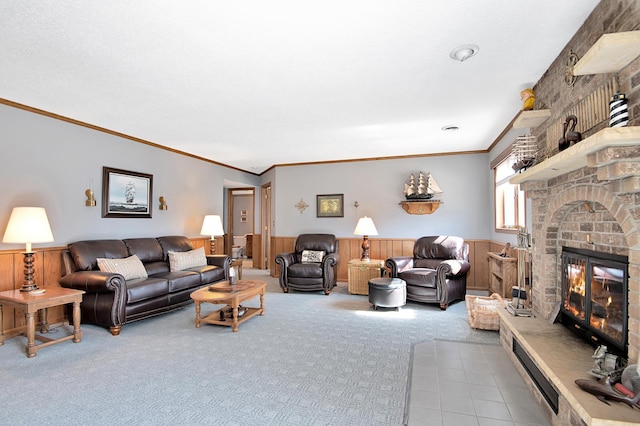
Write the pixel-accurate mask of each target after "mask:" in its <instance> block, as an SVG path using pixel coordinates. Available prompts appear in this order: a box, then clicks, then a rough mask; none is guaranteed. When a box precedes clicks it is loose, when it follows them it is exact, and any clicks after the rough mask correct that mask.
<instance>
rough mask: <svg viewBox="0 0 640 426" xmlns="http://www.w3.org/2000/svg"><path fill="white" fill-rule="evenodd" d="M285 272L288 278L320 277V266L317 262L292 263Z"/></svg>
mask: <svg viewBox="0 0 640 426" xmlns="http://www.w3.org/2000/svg"><path fill="white" fill-rule="evenodd" d="M287 272H288V274H289V277H290V278H322V268H321V267H320V265H319V264H317V263H294V264H293V265H290V266H289V269H288V270H287Z"/></svg>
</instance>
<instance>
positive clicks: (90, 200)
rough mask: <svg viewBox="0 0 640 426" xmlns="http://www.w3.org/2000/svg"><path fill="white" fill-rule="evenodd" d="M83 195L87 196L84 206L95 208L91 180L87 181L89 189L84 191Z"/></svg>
mask: <svg viewBox="0 0 640 426" xmlns="http://www.w3.org/2000/svg"><path fill="white" fill-rule="evenodd" d="M84 194H85V195H86V196H87V201H85V202H84V205H85V206H87V207H95V206H96V199H95V197H94V196H93V180H90V181H89V189H87V190H86V191H84Z"/></svg>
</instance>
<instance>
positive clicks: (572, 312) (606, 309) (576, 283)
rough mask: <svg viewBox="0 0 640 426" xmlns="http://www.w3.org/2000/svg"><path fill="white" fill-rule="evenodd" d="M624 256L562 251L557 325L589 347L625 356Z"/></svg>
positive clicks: (625, 259)
mask: <svg viewBox="0 0 640 426" xmlns="http://www.w3.org/2000/svg"><path fill="white" fill-rule="evenodd" d="M628 265H629V263H628V258H627V256H620V255H614V254H609V253H602V252H596V251H592V250H585V249H576V248H572V247H563V248H562V304H561V306H560V322H561V323H562V324H564V325H565V326H566V327H568V328H569V329H570V330H572V331H573V332H575V333H576V334H578V336H580V337H581V338H582V339H584V340H586V341H587V342H589V343H590V344H591V345H592V346H593V347H597V346H599V345H606V346H607V351H608V352H611V353H614V354H616V355H619V356H621V357H623V358H626V357H627V348H628V342H627V323H628V316H627V292H628V291H627V289H628Z"/></svg>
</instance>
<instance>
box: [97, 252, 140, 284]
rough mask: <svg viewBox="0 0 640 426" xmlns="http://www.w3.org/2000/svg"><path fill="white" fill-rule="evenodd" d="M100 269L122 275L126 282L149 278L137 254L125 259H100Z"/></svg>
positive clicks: (98, 259)
mask: <svg viewBox="0 0 640 426" xmlns="http://www.w3.org/2000/svg"><path fill="white" fill-rule="evenodd" d="M96 260H97V261H98V268H100V270H101V271H103V272H111V273H114V274H120V275H122V276H123V277H124V279H125V280H134V279H136V278H147V270H146V269H145V268H144V265H143V264H142V261H141V260H140V258H139V257H138V256H136V255H135V254H134V255H133V256H129V257H127V258H124V259H106V258H102V257H99V258H97V259H96Z"/></svg>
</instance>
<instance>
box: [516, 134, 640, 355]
mask: <svg viewBox="0 0 640 426" xmlns="http://www.w3.org/2000/svg"><path fill="white" fill-rule="evenodd" d="M596 139H598V140H596ZM585 142H587V144H589V143H591V146H586V147H585V149H584V150H578V149H576V150H575V151H576V152H571V153H569V155H565V157H567V158H568V159H575V158H572V157H580V156H583V157H584V158H585V160H586V162H587V166H586V167H580V168H577V169H576V170H573V171H570V172H568V173H563V174H559V175H558V176H555V177H551V178H549V179H543V180H527V179H537V177H536V175H535V174H534V175H533V177H531V176H530V177H526V176H523V182H522V184H523V187H524V189H525V190H526V191H527V196H528V197H530V198H531V200H532V209H533V211H532V218H533V223H532V225H531V234H532V262H533V265H532V267H533V286H532V303H533V309H534V311H536V312H538V313H539V314H541V315H542V316H544V318H549V317H550V316H551V314H552V312H554V308H555V307H556V305H557V304H558V303H560V301H561V299H562V294H561V259H560V256H561V253H562V247H563V246H566V247H573V248H577V249H586V250H593V251H599V252H604V253H610V254H616V255H622V256H628V258H629V297H628V301H629V309H628V317H629V319H628V332H629V336H628V340H629V352H628V355H629V359H631V360H637V359H638V355H639V354H640V234H639V231H640V192H638V188H640V130H639V129H638V128H637V127H633V128H625V129H624V130H622V131H621V132H619V131H618V130H617V129H605V130H603V131H601V132H599V133H597V134H596V135H594V136H592V137H591V138H588V139H587V140H585ZM617 144H621V145H617ZM575 148H579V145H576V146H575ZM565 152H567V151H564V152H563V153H562V154H564V153H565ZM552 160H553V159H552ZM559 162H560V163H558V162H556V163H558V164H556V163H554V162H552V163H551V164H549V165H548V168H549V170H553V169H560V170H557V171H555V173H561V171H562V164H561V163H562V159H560V160H559ZM559 164H560V165H559ZM540 166H544V163H542V164H541V165H540ZM544 167H545V168H546V167H547V166H544ZM539 169H540V170H542V168H539ZM532 171H533V170H532Z"/></svg>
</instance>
